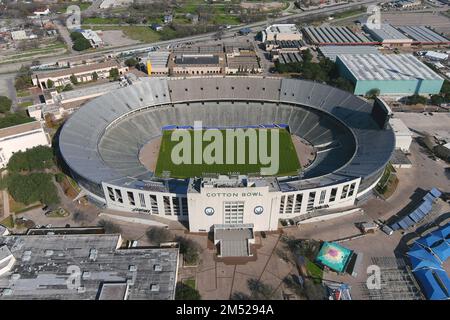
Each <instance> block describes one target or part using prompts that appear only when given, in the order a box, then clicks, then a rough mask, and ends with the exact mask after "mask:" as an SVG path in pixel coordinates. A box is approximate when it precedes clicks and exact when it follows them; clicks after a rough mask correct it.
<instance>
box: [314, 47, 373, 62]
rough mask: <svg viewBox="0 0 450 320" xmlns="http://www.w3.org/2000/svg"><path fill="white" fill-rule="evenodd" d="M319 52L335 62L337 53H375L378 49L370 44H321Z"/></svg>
mask: <svg viewBox="0 0 450 320" xmlns="http://www.w3.org/2000/svg"><path fill="white" fill-rule="evenodd" d="M319 50H320V53H321V54H322V55H323V56H324V57H325V58H328V59H330V60H331V61H334V62H336V56H337V55H339V54H376V53H378V49H377V48H376V47H372V46H321V47H319Z"/></svg>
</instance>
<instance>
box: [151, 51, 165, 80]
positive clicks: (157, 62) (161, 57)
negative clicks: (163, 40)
mask: <svg viewBox="0 0 450 320" xmlns="http://www.w3.org/2000/svg"><path fill="white" fill-rule="evenodd" d="M169 56H170V52H167V51H152V52H149V53H148V56H147V63H146V65H147V73H148V75H149V76H152V75H158V76H159V75H167V74H169Z"/></svg>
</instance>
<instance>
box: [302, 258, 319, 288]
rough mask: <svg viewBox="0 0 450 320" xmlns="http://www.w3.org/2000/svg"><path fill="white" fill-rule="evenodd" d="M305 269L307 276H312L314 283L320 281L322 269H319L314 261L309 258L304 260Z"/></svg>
mask: <svg viewBox="0 0 450 320" xmlns="http://www.w3.org/2000/svg"><path fill="white" fill-rule="evenodd" d="M306 269H307V270H308V273H309V276H310V277H311V278H313V281H314V283H321V282H322V277H323V270H322V269H320V268H319V267H318V266H317V265H316V264H315V263H314V262H312V261H310V260H309V259H308V260H307V261H306Z"/></svg>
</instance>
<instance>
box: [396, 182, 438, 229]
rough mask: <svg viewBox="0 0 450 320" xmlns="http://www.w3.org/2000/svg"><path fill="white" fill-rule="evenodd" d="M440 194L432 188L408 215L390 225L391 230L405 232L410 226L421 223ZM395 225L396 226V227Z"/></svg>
mask: <svg viewBox="0 0 450 320" xmlns="http://www.w3.org/2000/svg"><path fill="white" fill-rule="evenodd" d="M441 195H442V192H441V191H439V190H438V189H436V188H433V189H431V190H430V192H428V193H427V194H426V195H425V196H424V197H423V198H422V202H421V203H420V205H419V206H418V207H417V208H416V209H415V210H414V211H413V212H411V213H410V214H409V215H407V216H406V217H403V218H401V219H400V220H399V221H397V222H395V223H393V224H392V225H391V229H392V230H394V231H395V230H398V229H403V230H406V229H408V228H410V227H411V226H413V225H415V224H416V223H419V222H420V221H422V219H423V218H424V217H425V216H426V215H428V214H429V213H430V212H431V209H433V202H434V200H436V198H439V197H440V196H441ZM396 224H397V225H396Z"/></svg>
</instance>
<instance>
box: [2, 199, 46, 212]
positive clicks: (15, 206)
mask: <svg viewBox="0 0 450 320" xmlns="http://www.w3.org/2000/svg"><path fill="white" fill-rule="evenodd" d="M41 205H42V204H41V203H40V202H35V203H32V204H29V205H26V204H23V203H21V202H16V201H15V200H14V199H13V197H11V196H10V197H9V210H10V211H11V212H14V213H21V212H25V211H28V210H31V209H34V208H37V207H40V206H41Z"/></svg>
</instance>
